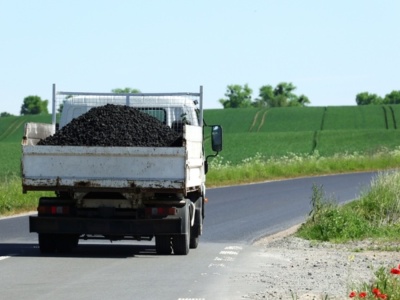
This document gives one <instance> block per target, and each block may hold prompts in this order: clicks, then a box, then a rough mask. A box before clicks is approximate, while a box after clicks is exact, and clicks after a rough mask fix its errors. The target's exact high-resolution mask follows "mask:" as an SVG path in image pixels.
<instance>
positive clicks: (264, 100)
mask: <svg viewBox="0 0 400 300" xmlns="http://www.w3.org/2000/svg"><path fill="white" fill-rule="evenodd" d="M295 89H296V87H295V86H294V85H293V84H292V83H287V82H281V83H279V84H278V85H276V87H272V86H271V85H264V86H262V87H261V88H260V89H259V96H258V98H256V99H254V100H252V93H253V90H252V89H251V88H250V87H249V86H248V85H247V84H245V85H244V86H241V85H238V84H233V85H228V87H227V88H226V93H225V97H226V98H222V99H220V100H219V102H220V103H221V104H222V106H223V107H224V108H244V107H285V106H306V105H307V104H310V103H311V102H310V100H309V99H308V97H306V96H305V95H299V96H298V95H296V94H295V93H294V92H293V91H294V90H295Z"/></svg>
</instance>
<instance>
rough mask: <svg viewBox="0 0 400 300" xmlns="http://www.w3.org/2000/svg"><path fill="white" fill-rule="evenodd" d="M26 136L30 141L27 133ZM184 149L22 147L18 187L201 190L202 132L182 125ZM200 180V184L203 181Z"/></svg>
mask: <svg viewBox="0 0 400 300" xmlns="http://www.w3.org/2000/svg"><path fill="white" fill-rule="evenodd" d="M26 136H28V141H29V134H26ZM184 141H185V142H184V146H183V147H85V146H37V145H32V144H31V143H29V142H28V143H25V145H23V146H22V186H23V191H24V192H27V191H29V190H43V191H46V190H50V191H51V190H54V191H62V190H73V191H95V190H99V191H101V190H117V191H121V192H122V191H124V192H129V191H132V190H133V189H138V188H141V189H149V190H150V189H155V190H161V189H163V190H171V192H172V191H173V192H177V191H179V192H183V193H186V192H187V191H190V190H194V189H196V188H199V187H200V185H201V183H202V179H203V177H204V162H203V160H202V129H201V127H198V126H186V128H185V132H184ZM203 181H204V180H203Z"/></svg>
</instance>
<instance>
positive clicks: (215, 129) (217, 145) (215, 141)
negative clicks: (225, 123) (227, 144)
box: [211, 125, 222, 152]
mask: <svg viewBox="0 0 400 300" xmlns="http://www.w3.org/2000/svg"><path fill="white" fill-rule="evenodd" d="M211 148H212V150H213V151H215V152H221V151H222V127H221V126H220V125H212V126H211Z"/></svg>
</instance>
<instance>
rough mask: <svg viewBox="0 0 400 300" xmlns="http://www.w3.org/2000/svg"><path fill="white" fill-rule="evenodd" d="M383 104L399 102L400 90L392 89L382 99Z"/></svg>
mask: <svg viewBox="0 0 400 300" xmlns="http://www.w3.org/2000/svg"><path fill="white" fill-rule="evenodd" d="M383 103H384V104H400V91H392V92H391V93H390V94H387V95H386V96H385V98H384V99H383Z"/></svg>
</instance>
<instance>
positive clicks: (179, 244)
mask: <svg viewBox="0 0 400 300" xmlns="http://www.w3.org/2000/svg"><path fill="white" fill-rule="evenodd" d="M181 218H182V222H183V224H182V225H183V226H182V227H183V229H184V230H183V233H182V234H180V235H175V236H173V237H172V248H173V249H174V254H175V255H187V254H188V253H189V245H190V211H189V204H188V203H186V205H185V207H183V208H182V210H181Z"/></svg>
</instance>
